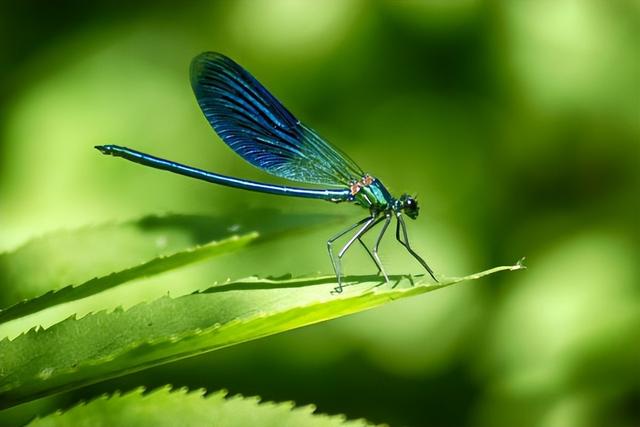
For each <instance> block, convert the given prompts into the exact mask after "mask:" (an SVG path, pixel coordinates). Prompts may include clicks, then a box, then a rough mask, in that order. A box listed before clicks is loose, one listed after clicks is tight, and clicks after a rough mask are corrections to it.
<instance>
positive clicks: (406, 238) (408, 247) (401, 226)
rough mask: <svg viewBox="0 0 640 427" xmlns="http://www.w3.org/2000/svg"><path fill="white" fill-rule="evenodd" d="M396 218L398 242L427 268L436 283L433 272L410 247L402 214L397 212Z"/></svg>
mask: <svg viewBox="0 0 640 427" xmlns="http://www.w3.org/2000/svg"><path fill="white" fill-rule="evenodd" d="M396 218H397V219H398V223H397V225H396V239H397V240H398V242H400V243H401V244H402V246H404V247H405V248H407V250H408V251H409V253H410V254H411V255H413V257H414V258H415V259H416V260H418V262H419V263H420V264H421V265H422V266H423V267H424V268H425V269H426V270H427V272H428V273H429V275H431V277H432V278H433V280H435V281H436V283H437V282H438V279H436V276H435V274H434V273H433V270H431V268H430V267H429V266H428V265H427V263H426V262H425V260H423V259H422V258H421V257H420V255H418V254H417V253H415V251H414V250H413V249H411V245H409V236H408V235H407V226H406V225H405V223H404V220H403V219H402V214H400V213H397V214H396ZM400 228H402V235H403V237H404V241H403V240H402V239H401V238H400Z"/></svg>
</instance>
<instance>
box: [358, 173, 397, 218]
mask: <svg viewBox="0 0 640 427" xmlns="http://www.w3.org/2000/svg"><path fill="white" fill-rule="evenodd" d="M354 193H355V194H354ZM351 194H352V195H353V201H354V202H355V203H356V204H358V205H360V206H363V207H366V208H369V209H372V210H376V211H378V212H380V211H385V210H387V209H389V208H391V207H392V206H393V203H394V201H395V199H394V198H393V197H392V196H391V194H390V193H389V191H388V190H387V189H386V188H385V186H384V185H383V184H382V182H380V180H378V179H375V178H372V177H369V176H368V175H367V176H366V177H365V178H363V179H362V181H360V182H357V183H354V184H353V185H352V186H351Z"/></svg>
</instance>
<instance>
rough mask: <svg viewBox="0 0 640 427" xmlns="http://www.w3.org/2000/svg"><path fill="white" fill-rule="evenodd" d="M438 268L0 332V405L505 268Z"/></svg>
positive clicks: (223, 290) (208, 297) (302, 282)
mask: <svg viewBox="0 0 640 427" xmlns="http://www.w3.org/2000/svg"><path fill="white" fill-rule="evenodd" d="M521 268H523V266H522V265H521V264H520V263H518V264H516V265H514V266H507V267H496V268H494V269H491V270H487V271H485V272H482V273H477V274H474V275H470V276H466V277H459V278H441V281H440V283H437V284H432V283H429V280H428V279H427V278H424V277H421V278H418V280H417V282H415V283H414V280H413V279H412V278H411V277H405V276H394V277H392V278H391V279H392V281H393V282H394V284H393V286H390V285H384V286H379V285H380V283H381V282H380V279H379V277H377V276H357V277H347V278H346V281H347V283H349V286H347V288H346V289H345V291H344V293H342V294H341V295H339V296H335V295H331V294H330V291H331V290H332V289H333V287H334V286H336V283H335V277H333V276H331V277H313V278H297V279H277V280H275V279H258V278H250V279H246V280H240V281H235V282H230V283H226V284H223V285H218V286H214V287H211V288H209V289H207V290H206V291H203V292H200V293H196V294H191V295H186V296H182V297H178V298H175V299H173V298H170V297H168V296H167V297H163V298H160V299H158V300H156V301H153V302H150V303H144V304H140V305H137V306H134V307H132V308H130V309H129V310H127V311H123V310H116V311H113V312H100V313H95V314H90V315H87V316H85V317H84V318H82V319H75V318H69V319H67V320H65V321H63V322H60V323H58V324H56V325H54V326H52V327H50V328H49V329H46V330H43V329H39V330H35V329H34V330H31V331H29V332H28V333H26V334H23V335H20V336H18V337H16V338H15V339H13V340H8V339H4V340H3V341H0V360H1V361H2V365H1V366H0V406H2V407H8V406H12V405H16V404H18V403H21V402H24V401H28V400H32V399H35V398H37V397H41V396H46V395H50V394H53V393H56V392H62V391H66V390H70V389H74V388H77V387H81V386H84V385H87V384H91V383H95V382H98V381H101V380H104V379H107V378H112V377H116V376H120V375H124V374H127V373H130V372H134V371H138V370H142V369H145V368H147V367H150V366H155V365H159V364H163V363H168V362H171V361H175V360H178V359H182V358H186V357H190V356H194V355H198V354H201V353H204V352H207V351H212V350H216V349H219V348H222V347H227V346H230V345H234V344H238V343H241V342H244V341H249V340H253V339H256V338H260V337H265V336H268V335H272V334H275V333H278V332H283V331H287V330H290V329H294V328H298V327H301V326H305V325H310V324H313V323H317V322H322V321H325V320H329V319H333V318H336V317H340V316H344V315H347V314H352V313H356V312H359V311H363V310H367V309H370V308H373V307H376V306H379V305H382V304H385V303H387V302H390V301H393V300H395V299H399V298H406V297H409V296H414V295H419V294H423V293H426V292H430V291H433V290H436V289H440V288H443V287H446V286H450V285H453V284H455V283H460V282H463V281H466V280H474V279H478V278H480V277H483V276H486V275H489V274H492V273H495V272H498V271H504V270H518V269H521Z"/></svg>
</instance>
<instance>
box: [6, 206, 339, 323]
mask: <svg viewBox="0 0 640 427" xmlns="http://www.w3.org/2000/svg"><path fill="white" fill-rule="evenodd" d="M336 218H337V217H332V216H323V215H315V216H314V215H311V216H309V215H291V214H281V213H278V212H277V211H273V210H253V211H252V210H247V211H245V212H244V213H243V214H241V215H239V216H236V217H234V218H233V219H230V218H229V217H216V216H199V215H165V216H147V217H144V218H142V219H139V220H136V221H130V222H126V223H122V224H107V225H101V226H94V227H87V228H84V229H80V230H74V231H62V232H57V233H52V234H50V235H47V236H44V237H41V238H38V239H34V240H33V241H31V242H29V243H27V244H25V245H24V246H22V247H20V248H19V249H17V250H15V251H13V252H9V253H4V254H0V283H1V284H2V292H0V307H6V308H5V309H3V310H0V323H2V322H6V321H9V320H12V319H16V318H18V317H20V316H25V315H27V314H31V313H34V312H36V311H39V310H42V309H44V308H47V307H51V306H53V305H56V304H61V303H65V302H69V301H72V300H75V299H79V298H85V297H87V296H90V295H94V294H96V293H99V292H102V291H104V290H106V289H109V288H111V287H114V286H117V285H119V284H122V283H124V282H127V281H130V280H133V279H136V278H140V277H146V276H151V275H154V274H158V273H161V272H164V271H168V270H170V269H174V268H177V267H180V266H183V265H186V264H189V263H193V262H197V261H200V260H203V259H205V258H208V257H211V256H215V255H219V254H223V253H227V252H231V251H233V250H236V249H239V248H241V247H243V246H246V245H247V244H250V243H252V242H254V241H256V240H259V241H266V240H268V239H269V238H273V237H277V236H278V235H280V234H282V233H285V232H289V231H292V230H295V229H299V228H309V227H310V226H314V225H317V224H321V223H326V222H329V221H332V220H333V221H335V220H336ZM132 266H133V267H132ZM65 285H66V286H65ZM28 298H32V299H31V300H29V299H28Z"/></svg>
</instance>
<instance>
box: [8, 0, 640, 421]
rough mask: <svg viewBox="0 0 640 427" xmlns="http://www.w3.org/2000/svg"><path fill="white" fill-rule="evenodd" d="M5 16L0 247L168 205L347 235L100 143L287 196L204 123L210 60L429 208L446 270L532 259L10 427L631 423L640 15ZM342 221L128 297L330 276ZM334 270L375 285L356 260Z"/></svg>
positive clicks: (396, 257) (327, 208) (587, 4)
mask: <svg viewBox="0 0 640 427" xmlns="http://www.w3.org/2000/svg"><path fill="white" fill-rule="evenodd" d="M0 7H1V12H0V46H1V52H2V55H0V194H1V197H0V227H1V228H0V250H11V249H13V248H15V247H18V246H19V245H21V244H22V243H23V242H26V241H28V240H29V239H30V238H32V237H34V236H38V235H41V234H43V233H45V232H48V231H52V230H58V229H63V228H67V229H73V228H77V227H80V226H83V225H86V224H98V223H103V222H109V221H114V220H127V219H132V218H137V217H140V216H143V215H146V214H151V213H161V212H173V213H211V214H216V215H217V214H223V215H233V214H234V212H238V211H246V210H247V209H249V208H278V209H281V210H283V211H286V212H295V213H301V214H304V213H329V214H336V213H340V214H343V215H345V216H347V217H349V218H350V219H353V220H355V219H358V218H359V216H361V215H362V212H360V211H359V210H358V208H355V207H349V206H344V205H338V206H335V205H331V204H328V203H324V202H316V201H307V200H297V199H287V198H278V197H273V196H268V195H261V194H253V193H247V192H242V191H238V190H233V189H225V188H221V187H216V186H213V185H207V184H204V183H201V182H197V181H194V180H189V179H186V178H182V177H178V176H174V175H170V174H166V173H162V172H159V171H155V170H150V169H145V168H143V167H140V166H136V165H133V164H130V163H126V162H124V161H119V160H113V159H109V158H106V157H103V156H100V155H99V154H98V153H97V152H96V151H95V150H94V149H93V146H94V145H97V144H118V145H126V146H129V147H132V148H136V149H139V150H141V151H146V152H149V153H152V154H155V155H159V156H162V157H166V158H170V159H173V160H176V161H180V162H184V163H188V164H192V165H195V166H199V167H203V168H205V169H209V170H212V171H216V172H220V173H224V174H228V175H233V176H239V177H245V178H249V179H255V180H267V181H270V182H280V181H278V180H277V179H274V178H272V177H269V176H267V175H265V174H264V173H262V172H261V171H259V170H257V169H255V168H252V167H251V166H250V165H248V164H246V163H245V162H244V161H242V159H240V158H239V157H237V156H236V155H235V154H234V153H232V152H231V150H229V149H228V148H227V147H226V146H225V145H224V144H223V143H222V142H220V140H219V139H218V138H217V136H216V135H215V134H214V133H213V132H212V130H211V129H210V127H209V126H208V124H207V123H206V122H205V120H204V118H203V116H202V114H201V112H200V111H199V109H198V106H197V104H196V102H195V100H194V97H193V95H192V93H191V89H190V86H189V81H188V65H189V61H190V60H191V58H192V57H194V56H195V55H196V54H198V53H200V52H202V51H205V50H215V51H220V52H223V53H225V54H227V55H229V56H231V57H232V58H234V59H235V60H236V61H238V62H239V63H240V64H242V65H243V66H245V67H246V68H247V69H249V70H250V71H251V72H252V73H253V74H254V75H255V76H256V77H257V78H258V79H259V80H261V81H262V82H263V83H264V84H265V85H266V86H267V87H268V88H269V89H270V90H271V91H273V93H274V94H276V96H277V97H278V98H279V99H280V100H281V101H282V102H283V103H284V104H285V105H286V106H287V107H288V108H289V109H290V110H291V111H293V112H294V114H296V115H297V116H298V117H299V118H300V119H302V120H303V121H305V122H306V123H308V124H310V125H311V126H312V127H313V128H315V129H316V130H318V132H319V133H320V134H321V135H323V136H325V137H326V138H327V139H328V140H330V141H332V142H333V143H334V144H336V145H338V146H339V147H340V148H341V149H343V150H345V151H346V152H348V153H349V154H350V155H351V157H353V158H354V159H356V160H357V161H358V163H359V164H360V165H361V166H362V167H363V169H365V170H366V171H369V172H370V173H372V174H374V175H376V176H378V177H380V178H381V179H382V180H383V181H384V182H385V184H386V185H387V186H388V187H389V188H390V189H391V190H392V191H393V192H395V193H396V194H398V193H402V192H409V193H417V194H418V197H419V200H420V202H421V206H422V210H421V217H420V218H418V220H417V221H412V222H411V223H410V224H409V227H410V232H411V237H412V241H413V244H414V246H415V247H416V248H417V249H418V252H419V253H421V254H422V255H423V256H424V257H425V258H426V259H427V260H428V261H429V263H430V264H431V265H432V266H433V267H434V268H435V269H436V271H438V272H439V273H442V274H446V275H462V274H465V273H470V272H473V271H478V270H483V269H485V268H488V267H491V266H494V265H504V264H510V263H513V262H515V261H516V260H517V259H518V258H520V257H522V256H526V257H527V264H528V266H529V269H528V270H526V271H524V272H518V273H510V274H503V275H501V276H495V277H491V278H489V279H486V280H483V281H482V282H479V283H473V284H469V285H466V286H460V287H458V288H455V287H454V288H450V289H446V290H443V291H439V292H436V293H431V294H428V295H425V296H423V297H418V298H414V299H411V300H409V301H402V302H397V303H394V304H390V305H388V306H386V307H383V308H380V309H376V310H373V311H371V312H367V313H363V314H359V315H355V316H352V317H349V318H344V319H339V320H336V321H331V322H328V323H325V324H320V325H316V326H313V327H307V328H304V329H301V330H297V331H293V332H290V333H286V334H282V335H279V336H275V337H271V338H267V339H263V340H260V341H256V342H252V343H247V344H243V345H239V346H236V347H233V348H230V349H226V350H222V351H217V352H214V353H211V354H209V355H204V356H200V357H197V358H193V359H190V360H186V361H183V362H180V363H174V364H172V365H168V366H162V367H159V368H154V369H151V370H148V371H145V372H141V373H138V374H134V375H130V376H128V377H124V378H119V379H116V380H112V381H109V382H106V383H102V384H98V385H96V386H92V387H89V388H85V389H83V390H79V391H76V392H73V393H68V394H66V395H62V396H56V397H54V398H49V399H43V400H41V401H39V402H35V403H31V404H28V405H23V406H21V407H19V408H17V409H14V410H12V411H5V412H4V413H2V412H0V420H2V422H4V423H17V422H21V421H23V420H26V419H29V417H30V416H33V415H34V414H46V413H47V412H48V411H51V410H53V409H55V408H58V407H64V406H65V405H70V404H73V403H74V402H77V401H78V400H80V399H86V398H90V397H91V396H95V395H97V394H99V393H102V392H107V391H113V390H116V389H124V390H126V389H130V388H133V387H135V386H138V385H148V386H150V387H153V386H156V385H162V384H165V383H172V384H175V385H178V386H182V385H186V386H189V387H206V388H207V389H209V390H217V389H220V388H227V389H229V390H230V391H231V392H232V393H242V394H245V395H260V396H262V397H264V398H265V399H271V400H276V401H283V400H295V401H296V402H297V403H298V404H306V403H313V404H315V405H317V406H318V408H319V410H320V411H321V412H327V413H344V414H346V415H347V416H348V417H350V418H352V417H366V418H367V419H369V420H371V421H374V422H387V423H390V424H391V425H409V426H465V425H468V426H549V427H553V426H603V425H607V426H614V425H639V424H640V409H639V408H640V367H639V366H640V365H639V362H640V289H639V286H640V266H639V260H640V250H639V249H640V231H639V228H640V227H639V220H638V216H639V213H638V212H639V210H640V3H638V2H637V1H634V0H619V1H615V2H614V1H605V0H601V1H598V0H594V1H581V0H542V1H517V2H516V1H514V2H497V1H486V2H485V1H480V0H455V1H437V0H431V1H406V2H405V1H398V2H392V1H386V2H385V1H364V0H348V1H344V0H331V1H323V2H319V1H318V2H312V1H294V0H272V1H262V0H261V1H250V0H241V1H217V2H206V1H188V2H183V3H182V4H180V5H179V6H178V5H177V4H175V3H173V2H167V1H138V2H124V1H113V2H76V1H70V0H66V1H55V2H45V1H36V0H25V1H21V2H9V1H4V2H2V4H1V6H0ZM342 226H343V225H331V226H330V227H329V228H328V229H313V230H310V231H309V232H307V233H300V235H296V236H290V237H288V238H287V239H283V240H280V241H277V242H272V243H269V244H265V245H261V246H256V247H255V248H251V249H249V250H247V251H243V252H239V253H236V254H233V255H229V256H226V257H223V258H220V259H216V260H212V261H210V262H206V263H204V264H201V265H197V266H192V267H188V268H187V269H184V271H180V272H172V273H167V274H164V275H162V276H159V277H157V278H154V279H149V280H146V281H141V282H144V283H138V284H134V285H135V286H139V287H144V286H147V287H153V288H157V287H158V286H161V285H162V284H167V283H171V282H172V281H174V280H176V279H177V278H180V280H184V278H185V277H187V278H190V280H194V281H198V280H200V281H204V282H203V283H206V281H207V280H214V279H215V280H217V279H219V278H220V277H221V276H223V275H224V276H229V277H243V276H247V275H250V274H261V275H282V274H286V273H293V274H307V273H314V272H324V273H328V272H329V271H330V264H329V262H328V259H326V252H325V243H324V242H325V241H326V238H327V237H328V236H330V235H331V234H333V233H335V232H336V231H337V229H339V228H340V227H342ZM302 248H304V249H302ZM382 250H383V260H384V262H385V263H386V265H387V266H388V268H389V270H390V272H394V273H401V272H407V271H415V272H416V273H417V272H419V268H418V267H419V266H418V265H416V264H415V263H414V262H413V261H412V260H411V259H410V257H408V256H407V255H406V253H405V252H404V251H403V250H402V248H401V247H399V245H397V244H394V242H393V239H392V238H391V237H389V239H388V240H387V241H385V243H384V244H383V248H382ZM354 252H355V251H354ZM346 268H347V271H348V272H349V273H364V272H370V269H371V266H370V265H369V261H368V260H367V259H366V258H364V257H362V256H361V255H360V254H356V253H354V254H351V255H350V256H349V257H348V259H346ZM212 278H214V279H212ZM121 296H122V295H121ZM123 297H125V298H126V296H123ZM116 303H124V301H114V304H116Z"/></svg>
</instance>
